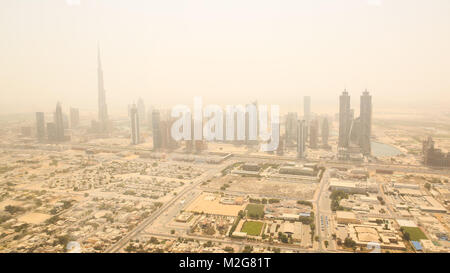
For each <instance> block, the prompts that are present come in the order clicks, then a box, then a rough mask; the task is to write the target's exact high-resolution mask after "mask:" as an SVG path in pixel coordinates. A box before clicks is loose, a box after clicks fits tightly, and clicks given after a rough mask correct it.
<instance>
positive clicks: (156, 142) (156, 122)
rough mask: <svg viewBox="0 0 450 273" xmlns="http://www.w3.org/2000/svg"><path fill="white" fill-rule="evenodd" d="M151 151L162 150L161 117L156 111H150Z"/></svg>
mask: <svg viewBox="0 0 450 273" xmlns="http://www.w3.org/2000/svg"><path fill="white" fill-rule="evenodd" d="M152 127H153V128H152V131H153V149H161V148H162V134H161V115H160V113H159V111H158V110H156V109H155V110H153V111H152Z"/></svg>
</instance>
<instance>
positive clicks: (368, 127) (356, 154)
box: [338, 90, 372, 160]
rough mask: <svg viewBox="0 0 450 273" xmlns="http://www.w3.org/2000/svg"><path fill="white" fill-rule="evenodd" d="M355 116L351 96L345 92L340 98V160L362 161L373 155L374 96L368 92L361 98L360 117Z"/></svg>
mask: <svg viewBox="0 0 450 273" xmlns="http://www.w3.org/2000/svg"><path fill="white" fill-rule="evenodd" d="M354 116H355V114H354V110H353V109H351V106H350V95H349V94H348V92H347V90H344V92H343V93H342V95H341V96H340V98H339V141H338V158H339V159H343V160H362V159H363V157H364V156H369V155H370V154H371V140H370V137H371V133H372V96H371V95H370V94H369V92H367V90H366V91H364V92H363V94H362V95H361V98H360V116H359V117H358V118H355V117H354Z"/></svg>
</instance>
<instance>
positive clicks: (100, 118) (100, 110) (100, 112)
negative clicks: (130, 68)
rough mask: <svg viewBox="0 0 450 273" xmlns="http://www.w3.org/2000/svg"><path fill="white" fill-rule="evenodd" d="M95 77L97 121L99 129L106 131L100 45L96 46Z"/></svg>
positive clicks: (106, 112)
mask: <svg viewBox="0 0 450 273" xmlns="http://www.w3.org/2000/svg"><path fill="white" fill-rule="evenodd" d="M97 62H98V68H97V77H98V121H99V123H100V130H101V131H102V132H106V131H107V129H108V108H107V105H106V96H105V88H104V86H103V69H102V60H101V57H100V46H98V47H97Z"/></svg>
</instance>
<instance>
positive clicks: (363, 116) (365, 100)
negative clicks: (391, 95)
mask: <svg viewBox="0 0 450 273" xmlns="http://www.w3.org/2000/svg"><path fill="white" fill-rule="evenodd" d="M360 120H361V135H360V136H361V138H360V146H361V149H362V152H363V154H364V155H370V153H371V143H370V136H371V134H372V96H371V95H370V94H369V92H367V90H366V91H364V93H363V94H362V96H361V103H360Z"/></svg>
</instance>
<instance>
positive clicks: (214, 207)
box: [186, 193, 247, 216]
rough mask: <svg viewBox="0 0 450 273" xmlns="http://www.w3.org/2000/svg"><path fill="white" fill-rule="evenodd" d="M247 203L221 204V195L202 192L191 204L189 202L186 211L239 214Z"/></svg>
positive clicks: (225, 214)
mask: <svg viewBox="0 0 450 273" xmlns="http://www.w3.org/2000/svg"><path fill="white" fill-rule="evenodd" d="M246 205H247V204H242V205H225V204H221V203H220V196H219V195H216V194H211V193H202V194H201V195H200V196H199V197H197V198H196V199H195V200H194V201H193V202H192V203H191V204H189V206H188V207H187V208H186V211H190V212H196V213H206V214H214V215H224V216H237V215H238V213H239V211H240V210H243V209H245V206H246Z"/></svg>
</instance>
